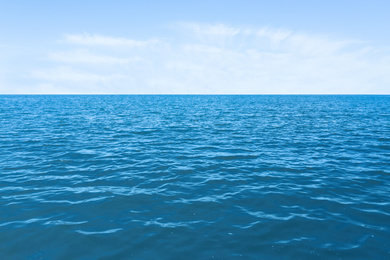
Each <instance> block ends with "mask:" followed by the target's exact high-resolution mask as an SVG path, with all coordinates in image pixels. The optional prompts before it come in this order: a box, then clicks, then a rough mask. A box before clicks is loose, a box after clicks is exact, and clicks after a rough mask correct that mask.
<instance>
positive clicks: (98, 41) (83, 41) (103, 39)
mask: <svg viewBox="0 0 390 260" xmlns="http://www.w3.org/2000/svg"><path fill="white" fill-rule="evenodd" d="M62 42H64V43H70V44H76V45H86V46H108V47H120V46H124V47H145V46H148V45H151V44H155V43H157V42H158V40H156V39H150V40H147V41H137V40H132V39H126V38H117V37H109V36H102V35H98V34H93V35H91V34H87V33H84V34H66V35H64V37H63V39H62Z"/></svg>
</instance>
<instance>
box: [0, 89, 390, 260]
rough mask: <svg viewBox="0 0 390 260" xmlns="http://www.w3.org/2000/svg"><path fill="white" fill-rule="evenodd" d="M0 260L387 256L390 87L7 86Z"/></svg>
mask: <svg viewBox="0 0 390 260" xmlns="http://www.w3.org/2000/svg"><path fill="white" fill-rule="evenodd" d="M0 259H4V260H8V259H66V260H68V259H390V96H388V95H280V96H279V95H1V96H0Z"/></svg>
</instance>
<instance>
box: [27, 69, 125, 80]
mask: <svg viewBox="0 0 390 260" xmlns="http://www.w3.org/2000/svg"><path fill="white" fill-rule="evenodd" d="M31 76H32V77H34V78H38V79H41V80H46V81H70V82H80V83H83V82H96V83H99V82H110V81H113V80H115V79H118V78H122V77H123V76H122V75H120V74H114V75H101V74H97V73H90V72H81V71H77V70H74V69H72V68H69V67H57V68H53V69H41V70H34V71H32V73H31Z"/></svg>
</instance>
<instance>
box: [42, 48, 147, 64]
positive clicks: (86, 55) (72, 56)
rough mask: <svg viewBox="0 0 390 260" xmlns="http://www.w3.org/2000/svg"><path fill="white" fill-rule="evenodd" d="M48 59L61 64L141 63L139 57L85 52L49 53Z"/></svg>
mask: <svg viewBox="0 0 390 260" xmlns="http://www.w3.org/2000/svg"><path fill="white" fill-rule="evenodd" d="M48 59H49V60H52V61H55V62H62V63H87V64H100V65H101V64H108V65H115V64H119V65H125V64H128V63H132V62H133V63H134V62H142V58H140V57H131V58H120V57H113V56H108V55H101V54H93V53H90V52H88V51H85V50H74V51H65V52H55V53H49V55H48Z"/></svg>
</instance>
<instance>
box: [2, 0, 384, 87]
mask: <svg viewBox="0 0 390 260" xmlns="http://www.w3.org/2000/svg"><path fill="white" fill-rule="evenodd" d="M388 13H390V2H389V1H378V0H377V1H375V0H374V1H358V0H355V1H352V0H350V1H346V0H339V1H314V0H313V1H228V0H225V1H212V0H210V1H192V2H189V1H142V2H141V1H97V0H95V1H82V0H79V1H72V0H71V1H61V2H60V1H39V0H37V1H18V0H13V1H5V0H4V1H0V94H23V93H31V94H40V93H42V94H43V93H47V94H62V93H63V94H71V93H74V94H79V93H83V94H389V93H390V73H389V71H390V37H389V33H388V32H389V31H390V28H389V27H390V16H389V15H388Z"/></svg>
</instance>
